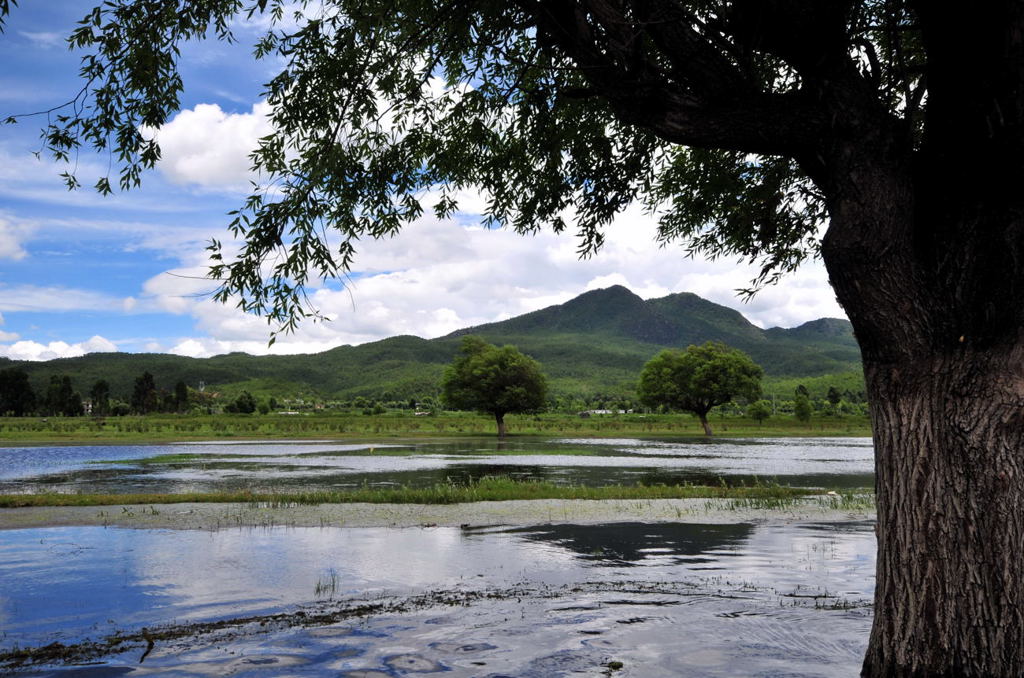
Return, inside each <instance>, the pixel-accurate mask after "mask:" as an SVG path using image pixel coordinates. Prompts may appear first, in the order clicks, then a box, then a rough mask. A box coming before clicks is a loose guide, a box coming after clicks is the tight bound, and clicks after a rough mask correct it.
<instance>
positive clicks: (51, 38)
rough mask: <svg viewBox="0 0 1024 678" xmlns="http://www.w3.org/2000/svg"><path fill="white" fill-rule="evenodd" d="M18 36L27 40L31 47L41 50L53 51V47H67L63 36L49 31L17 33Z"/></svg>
mask: <svg viewBox="0 0 1024 678" xmlns="http://www.w3.org/2000/svg"><path fill="white" fill-rule="evenodd" d="M18 35H20V36H21V37H23V38H27V39H28V40H29V42H31V43H32V46H33V47H37V48H41V49H53V48H54V47H65V46H66V45H67V43H66V41H65V39H64V35H63V34H61V33H54V32H50V31H39V32H33V31H18Z"/></svg>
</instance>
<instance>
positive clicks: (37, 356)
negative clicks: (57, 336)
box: [0, 333, 117, 360]
mask: <svg viewBox="0 0 1024 678" xmlns="http://www.w3.org/2000/svg"><path fill="white" fill-rule="evenodd" d="M2 334H3V333H0V335H2ZM2 338H3V337H2V336H0V339H2ZM116 350H117V346H115V345H114V343H113V342H111V341H109V340H108V339H105V338H103V337H101V336H99V335H96V336H93V337H91V338H90V339H88V340H86V341H83V342H79V343H77V344H69V343H67V342H64V341H51V342H50V343H48V344H40V343H39V342H36V341H18V342H15V343H14V344H10V345H4V344H0V356H3V357H6V358H10V359H11V360H53V359H54V358H75V357H77V356H80V355H85V354H86V353H99V352H107V351H116Z"/></svg>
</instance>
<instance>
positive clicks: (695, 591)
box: [0, 522, 874, 678]
mask: <svg viewBox="0 0 1024 678" xmlns="http://www.w3.org/2000/svg"><path fill="white" fill-rule="evenodd" d="M873 576H874V538H873V532H872V525H871V524H870V523H859V522H854V523H843V524H812V523H805V524H771V525H750V524H723V525H686V524H642V523H621V524H607V525H559V524H552V525H539V526H533V527H520V528H486V529H482V528H478V529H470V528H467V529H460V528H426V529H424V528H412V529H385V528H380V529H376V528H374V529H367V528H362V529H358V528H271V529H227V530H220V531H214V532H200V531H184V530H182V531H170V530H131V529H115V528H108V529H104V528H91V527H89V528H81V527H79V528H47V529H26V530H10V531H6V532H3V533H0V650H7V649H10V648H12V647H14V646H20V647H25V646H41V645H45V644H48V643H51V642H55V641H56V642H62V643H65V644H71V643H76V642H80V641H82V640H85V639H93V640H97V639H102V638H103V637H104V636H105V635H107V634H109V633H112V632H115V631H132V630H138V629H140V628H141V627H144V626H146V627H150V628H154V627H160V626H161V625H168V624H174V625H186V624H193V623H196V622H201V621H208V620H214V619H236V618H239V617H246V616H257V617H259V616H260V615H272V614H276V613H280V612H289V613H291V614H292V615H293V616H292V617H290V618H291V619H293V620H297V619H301V618H302V617H301V615H295V613H296V612H303V613H304V614H307V615H312V614H315V613H316V611H318V610H323V609H329V608H330V607H331V606H335V605H344V604H348V603H351V602H357V603H358V602H366V601H370V602H373V601H383V600H389V601H390V600H393V601H402V600H403V599H405V598H407V597H413V596H417V595H420V594H422V593H423V592H424V591H447V592H461V593H464V594H473V596H475V597H472V599H467V600H466V601H464V604H459V605H449V604H445V603H444V602H440V601H438V600H435V601H434V602H432V603H428V604H425V605H419V606H412V607H409V608H408V609H404V610H403V611H400V612H399V611H392V612H382V613H370V614H368V615H366V616H363V617H360V618H358V619H344V620H341V621H338V622H336V623H330V624H327V625H313V626H303V625H302V624H299V623H293V624H289V623H284V624H281V623H276V622H275V623H273V624H262V625H261V624H260V623H258V621H257V622H251V623H249V624H247V625H244V626H240V627H238V628H236V629H235V631H236V633H234V634H233V635H232V636H231V637H230V641H227V640H225V639H224V637H223V636H219V637H217V636H197V637H192V638H188V639H182V640H177V641H169V642H167V643H158V644H157V645H156V647H155V648H154V649H153V651H152V653H151V654H149V656H147V657H146V658H145V661H144V662H142V663H140V661H139V660H140V657H141V656H142V654H143V652H144V647H143V646H137V647H133V648H131V649H130V650H129V651H127V652H125V653H123V654H118V655H113V656H105V657H100V658H98V659H97V660H96V661H99V662H100V663H99V664H97V665H92V666H89V667H80V668H66V669H59V670H58V669H42V670H39V669H37V670H36V671H35V673H33V674H31V675H61V676H67V675H72V676H73V675H78V676H99V675H129V674H130V675H139V676H142V675H174V676H219V675H234V676H242V677H245V676H254V677H255V676H285V675H289V676H327V675H330V676H347V677H349V678H356V677H363V678H368V677H385V676H390V677H398V676H420V675H434V674H437V675H444V676H451V677H453V678H454V677H457V676H458V677H461V676H467V677H468V676H481V677H488V678H499V677H501V676H523V677H532V676H535V677H538V678H539V677H544V678H550V677H557V676H569V675H573V676H580V675H582V676H602V675H612V672H611V671H610V670H609V668H608V665H609V662H612V661H615V662H622V668H621V670H618V671H615V672H614V675H616V676H634V677H641V676H642V677H654V678H656V677H659V676H818V677H821V676H825V677H831V676H836V677H838V676H853V675H856V674H857V672H858V671H859V664H860V660H861V657H862V653H863V651H864V648H865V646H866V642H867V635H868V630H869V627H870V621H871V620H870V608H868V607H867V606H866V605H865V603H864V601H866V600H870V598H871V596H872V593H873V586H874V579H873ZM476 594H485V595H476ZM0 672H2V669H0Z"/></svg>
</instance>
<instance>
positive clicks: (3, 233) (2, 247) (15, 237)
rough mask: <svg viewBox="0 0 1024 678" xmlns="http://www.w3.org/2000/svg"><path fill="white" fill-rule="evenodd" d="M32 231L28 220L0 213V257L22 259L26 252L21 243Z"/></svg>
mask: <svg viewBox="0 0 1024 678" xmlns="http://www.w3.org/2000/svg"><path fill="white" fill-rule="evenodd" d="M32 231H33V227H32V226H31V225H30V224H29V223H28V222H26V221H23V220H20V219H15V218H13V217H10V216H8V215H5V214H2V213H0V259H13V260H15V261H17V260H19V259H24V258H25V257H26V256H27V255H28V252H26V251H25V248H24V247H23V244H24V242H25V241H26V240H27V239H28V238H29V236H30V235H31V233H32Z"/></svg>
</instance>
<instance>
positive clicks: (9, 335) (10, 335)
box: [0, 330, 21, 341]
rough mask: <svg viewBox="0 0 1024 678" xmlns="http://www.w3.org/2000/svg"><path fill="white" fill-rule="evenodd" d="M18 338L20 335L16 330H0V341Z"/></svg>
mask: <svg viewBox="0 0 1024 678" xmlns="http://www.w3.org/2000/svg"><path fill="white" fill-rule="evenodd" d="M19 338H21V335H20V334H18V333H17V332H4V331H3V330H0V341H14V340H15V339H19Z"/></svg>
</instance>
